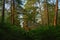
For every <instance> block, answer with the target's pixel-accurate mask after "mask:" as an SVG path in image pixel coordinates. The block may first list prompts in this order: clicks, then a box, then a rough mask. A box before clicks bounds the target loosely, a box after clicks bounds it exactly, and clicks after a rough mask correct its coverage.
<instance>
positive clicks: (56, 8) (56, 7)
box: [54, 0, 58, 26]
mask: <svg viewBox="0 0 60 40" xmlns="http://www.w3.org/2000/svg"><path fill="white" fill-rule="evenodd" d="M57 17H58V0H56V5H55V15H54V26H56V25H57Z"/></svg>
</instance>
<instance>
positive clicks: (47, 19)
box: [44, 0, 49, 25]
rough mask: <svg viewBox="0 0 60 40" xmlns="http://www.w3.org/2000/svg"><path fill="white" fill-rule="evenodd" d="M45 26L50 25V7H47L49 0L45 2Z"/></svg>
mask: <svg viewBox="0 0 60 40" xmlns="http://www.w3.org/2000/svg"><path fill="white" fill-rule="evenodd" d="M44 22H45V23H44V24H45V25H49V14H48V7H47V0H44Z"/></svg>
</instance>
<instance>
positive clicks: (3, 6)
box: [1, 0, 5, 23]
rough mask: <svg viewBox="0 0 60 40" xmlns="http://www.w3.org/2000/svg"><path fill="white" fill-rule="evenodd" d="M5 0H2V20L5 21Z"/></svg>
mask: <svg viewBox="0 0 60 40" xmlns="http://www.w3.org/2000/svg"><path fill="white" fill-rule="evenodd" d="M4 11H5V0H2V20H1V22H2V23H4V18H5V13H4Z"/></svg>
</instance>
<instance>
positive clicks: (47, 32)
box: [0, 23, 60, 40]
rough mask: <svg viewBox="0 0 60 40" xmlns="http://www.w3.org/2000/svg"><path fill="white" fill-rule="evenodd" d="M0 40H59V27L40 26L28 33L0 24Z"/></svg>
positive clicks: (14, 26)
mask: <svg viewBox="0 0 60 40" xmlns="http://www.w3.org/2000/svg"><path fill="white" fill-rule="evenodd" d="M0 40H60V26H56V27H54V26H40V27H39V28H36V29H34V30H30V31H29V32H27V31H25V30H24V29H22V28H21V27H18V26H16V25H11V24H7V23H4V24H0Z"/></svg>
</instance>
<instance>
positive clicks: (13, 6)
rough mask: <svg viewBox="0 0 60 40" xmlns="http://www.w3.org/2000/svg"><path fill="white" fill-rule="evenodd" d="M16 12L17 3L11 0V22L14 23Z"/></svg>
mask: <svg viewBox="0 0 60 40" xmlns="http://www.w3.org/2000/svg"><path fill="white" fill-rule="evenodd" d="M14 13H15V3H14V0H11V23H12V24H14V21H15V20H14V15H15V14H14Z"/></svg>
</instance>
